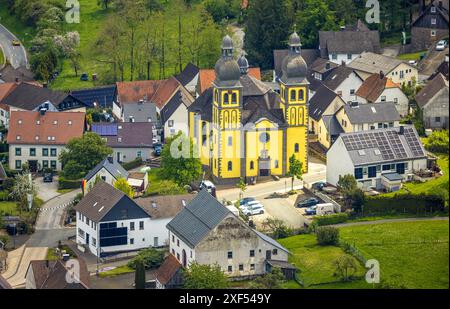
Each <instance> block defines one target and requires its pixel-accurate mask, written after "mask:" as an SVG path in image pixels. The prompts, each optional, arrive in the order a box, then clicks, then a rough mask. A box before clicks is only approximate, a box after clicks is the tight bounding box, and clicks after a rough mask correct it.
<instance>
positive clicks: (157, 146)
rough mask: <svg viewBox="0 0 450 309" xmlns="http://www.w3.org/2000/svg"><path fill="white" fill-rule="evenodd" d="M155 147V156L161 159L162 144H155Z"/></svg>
mask: <svg viewBox="0 0 450 309" xmlns="http://www.w3.org/2000/svg"><path fill="white" fill-rule="evenodd" d="M153 147H154V152H153V153H154V154H155V156H157V157H159V156H160V155H161V152H162V145H161V144H160V143H157V144H153Z"/></svg>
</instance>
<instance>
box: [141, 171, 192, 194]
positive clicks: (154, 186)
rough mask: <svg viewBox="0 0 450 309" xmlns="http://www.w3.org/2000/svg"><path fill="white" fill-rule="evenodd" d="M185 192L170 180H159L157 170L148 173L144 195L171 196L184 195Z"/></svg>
mask: <svg viewBox="0 0 450 309" xmlns="http://www.w3.org/2000/svg"><path fill="white" fill-rule="evenodd" d="M185 193H186V190H185V189H184V188H182V187H180V186H179V185H177V184H176V183H175V182H173V181H171V180H164V179H161V177H160V176H159V169H157V168H152V169H151V170H150V171H149V172H148V187H147V191H146V194H148V195H173V194H185Z"/></svg>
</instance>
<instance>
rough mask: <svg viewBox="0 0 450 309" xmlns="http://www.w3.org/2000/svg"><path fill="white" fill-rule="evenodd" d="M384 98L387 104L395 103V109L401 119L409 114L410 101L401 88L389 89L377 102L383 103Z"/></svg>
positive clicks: (385, 90)
mask: <svg viewBox="0 0 450 309" xmlns="http://www.w3.org/2000/svg"><path fill="white" fill-rule="evenodd" d="M382 97H385V102H394V103H395V108H396V109H397V111H398V113H399V114H400V116H401V117H405V116H407V115H408V114H409V100H408V97H407V96H406V95H405V94H404V93H403V91H402V90H401V89H400V88H387V89H384V91H383V92H382V93H381V95H380V96H379V97H378V98H377V100H376V102H377V103H378V102H382Z"/></svg>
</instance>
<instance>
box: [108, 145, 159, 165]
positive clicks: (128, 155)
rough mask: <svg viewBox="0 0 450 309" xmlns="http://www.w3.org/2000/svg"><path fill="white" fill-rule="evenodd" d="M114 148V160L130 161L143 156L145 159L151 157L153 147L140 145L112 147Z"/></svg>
mask: <svg viewBox="0 0 450 309" xmlns="http://www.w3.org/2000/svg"><path fill="white" fill-rule="evenodd" d="M111 148H112V149H113V156H114V160H116V161H117V162H130V161H133V160H134V159H136V158H138V157H141V158H142V160H143V161H145V160H149V159H150V158H151V153H152V149H151V148H138V147H135V148H133V147H111Z"/></svg>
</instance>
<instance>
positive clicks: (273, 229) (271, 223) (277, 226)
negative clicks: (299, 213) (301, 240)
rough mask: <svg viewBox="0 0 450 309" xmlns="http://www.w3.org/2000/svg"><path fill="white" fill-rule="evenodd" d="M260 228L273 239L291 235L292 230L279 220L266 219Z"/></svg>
mask: <svg viewBox="0 0 450 309" xmlns="http://www.w3.org/2000/svg"><path fill="white" fill-rule="evenodd" d="M262 227H263V228H264V230H265V231H267V232H268V233H269V234H271V235H272V237H273V238H275V239H278V238H286V237H289V236H292V235H293V230H292V229H291V228H290V227H288V226H287V225H286V224H285V223H284V222H283V221H282V220H280V219H273V218H267V219H265V220H264V221H263V223H262Z"/></svg>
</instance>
